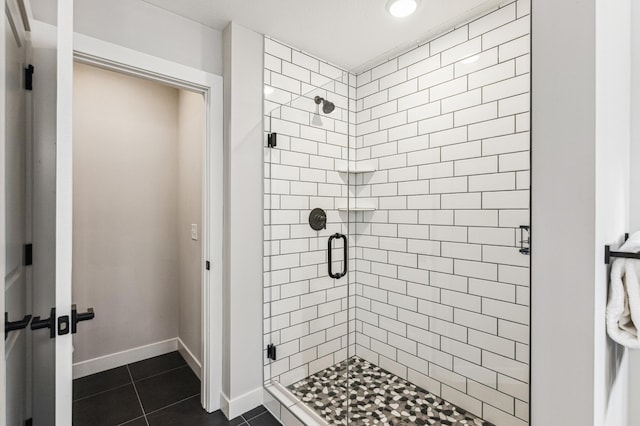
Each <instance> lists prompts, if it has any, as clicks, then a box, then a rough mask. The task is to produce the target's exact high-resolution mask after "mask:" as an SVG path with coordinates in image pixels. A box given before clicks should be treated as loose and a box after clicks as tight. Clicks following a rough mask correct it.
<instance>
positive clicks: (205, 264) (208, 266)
mask: <svg viewBox="0 0 640 426" xmlns="http://www.w3.org/2000/svg"><path fill="white" fill-rule="evenodd" d="M204 268H205V269H206V270H207V271H209V270H211V263H210V262H209V261H208V260H207V261H206V262H204Z"/></svg>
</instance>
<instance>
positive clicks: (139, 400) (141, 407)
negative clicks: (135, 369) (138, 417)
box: [127, 365, 149, 426]
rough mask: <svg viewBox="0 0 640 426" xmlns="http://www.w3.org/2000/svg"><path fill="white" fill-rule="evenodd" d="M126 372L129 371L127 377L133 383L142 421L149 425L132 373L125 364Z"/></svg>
mask: <svg viewBox="0 0 640 426" xmlns="http://www.w3.org/2000/svg"><path fill="white" fill-rule="evenodd" d="M127 372H128V373H129V377H130V378H131V382H132V383H133V390H134V391H135V392H136V397H137V398H138V404H140V409H141V410H142V416H143V417H144V422H145V423H146V424H147V426H149V420H147V415H146V413H145V411H144V406H143V405H142V400H141V399H140V394H139V393H138V388H137V387H136V382H135V381H134V380H133V375H132V374H131V370H130V369H129V365H127Z"/></svg>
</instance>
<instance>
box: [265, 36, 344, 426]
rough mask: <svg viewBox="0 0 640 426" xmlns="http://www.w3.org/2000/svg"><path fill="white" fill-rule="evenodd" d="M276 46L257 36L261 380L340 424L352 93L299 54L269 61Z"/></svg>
mask: <svg viewBox="0 0 640 426" xmlns="http://www.w3.org/2000/svg"><path fill="white" fill-rule="evenodd" d="M285 48H286V49H288V48H287V47H285V46H284V45H281V44H280V43H277V42H275V41H273V40H270V39H266V41H265V54H266V62H268V63H269V64H271V65H272V69H270V70H268V71H267V75H266V76H265V84H266V86H265V148H264V156H265V161H264V165H265V169H264V172H265V179H264V185H265V201H264V204H265V210H264V216H265V217H264V222H265V241H264V243H265V264H264V265H265V268H264V274H265V277H264V282H265V287H264V292H265V295H264V298H265V305H264V321H265V325H264V328H265V336H264V337H265V340H264V350H265V382H266V385H267V388H268V389H271V390H272V392H273V393H274V394H275V393H279V395H287V398H288V399H287V398H281V402H283V401H285V400H287V401H290V407H289V408H290V410H291V411H292V412H293V413H294V414H295V415H297V416H298V417H299V418H301V419H309V418H310V419H314V418H315V419H316V420H319V421H321V422H322V421H324V422H330V423H335V424H346V423H347V418H348V415H347V398H346V395H347V392H346V390H347V385H348V384H347V377H348V375H347V360H348V358H349V356H350V354H352V353H353V341H350V331H351V332H352V334H353V328H354V321H353V318H354V314H353V313H351V314H350V303H353V299H354V290H353V289H352V288H351V286H350V285H349V280H350V277H351V276H352V271H353V267H354V262H353V260H352V261H351V262H349V258H351V259H353V254H354V250H355V249H354V248H353V244H352V235H351V234H350V219H352V220H353V216H351V213H350V207H352V206H350V204H349V202H350V191H349V188H350V179H352V176H351V175H350V173H348V172H349V169H350V164H351V161H353V157H352V156H353V153H354V152H355V151H354V149H353V148H352V147H351V143H353V142H354V138H353V137H350V134H353V132H354V129H353V128H352V127H351V128H350V126H349V121H350V120H349V119H350V111H352V110H353V109H355V108H354V105H353V104H351V105H350V102H351V101H350V99H352V98H353V95H354V93H353V92H354V90H355V89H354V88H353V87H351V88H350V81H349V75H348V74H344V73H343V72H342V71H341V70H339V69H337V68H335V67H331V66H330V65H328V64H324V63H318V62H317V60H315V59H313V58H311V57H309V56H306V55H304V54H303V53H301V52H295V51H294V52H295V55H293V57H294V58H296V59H298V63H299V65H295V64H292V63H289V62H287V61H284V60H282V59H278V57H277V56H276V54H279V53H280V54H281V53H282V51H283V49H285ZM292 60H294V59H292ZM294 61H295V60H294ZM314 61H316V62H314ZM304 66H307V67H310V68H311V70H309V69H308V68H304ZM267 67H269V65H267ZM313 70H317V71H313ZM312 83H315V85H314V84H312ZM350 92H351V93H350ZM351 118H353V117H351ZM350 318H351V327H350ZM350 345H351V346H350ZM350 347H351V348H352V349H351V350H349V348H350ZM310 407H313V408H310ZM305 416H307V417H305Z"/></svg>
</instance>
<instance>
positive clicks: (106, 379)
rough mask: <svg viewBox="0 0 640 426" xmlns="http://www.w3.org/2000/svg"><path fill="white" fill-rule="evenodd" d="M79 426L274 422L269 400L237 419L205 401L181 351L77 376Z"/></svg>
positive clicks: (214, 425) (255, 424)
mask: <svg viewBox="0 0 640 426" xmlns="http://www.w3.org/2000/svg"><path fill="white" fill-rule="evenodd" d="M73 400H74V401H73V424H74V426H88V425H91V426H117V425H127V426H167V425H171V426H183V425H184V426H192V425H193V426H196V425H197V426H240V425H244V426H247V425H250V426H271V425H279V424H280V423H279V422H278V421H277V420H276V419H275V418H274V417H273V416H272V415H271V413H269V412H268V411H267V410H266V409H265V408H264V407H263V406H260V407H258V408H255V409H253V410H251V411H249V412H247V413H245V414H243V415H242V416H238V417H237V418H235V419H233V420H227V418H226V417H225V416H224V414H222V412H221V411H216V412H214V413H207V412H206V411H204V410H203V409H202V406H201V405H200V380H198V377H197V376H196V375H195V374H194V373H193V371H191V368H189V366H188V365H187V363H186V362H185V360H184V359H183V358H182V356H181V355H180V353H178V352H172V353H169V354H166V355H161V356H158V357H155V358H151V359H147V360H144V361H140V362H136V363H134V364H129V365H125V366H123V367H118V368H114V369H112V370H108V371H104V372H102V373H97V374H93V375H91V376H87V377H82V378H80V379H76V380H74V381H73Z"/></svg>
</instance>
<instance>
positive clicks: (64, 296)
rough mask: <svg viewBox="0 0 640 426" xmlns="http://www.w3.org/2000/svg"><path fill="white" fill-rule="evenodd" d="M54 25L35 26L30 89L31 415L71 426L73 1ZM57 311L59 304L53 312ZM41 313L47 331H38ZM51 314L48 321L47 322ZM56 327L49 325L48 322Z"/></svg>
mask: <svg viewBox="0 0 640 426" xmlns="http://www.w3.org/2000/svg"><path fill="white" fill-rule="evenodd" d="M57 7H58V17H57V26H56V27H54V26H51V25H48V24H44V23H42V22H39V21H34V22H33V23H32V27H31V42H32V50H31V57H32V59H31V60H32V63H33V65H34V66H35V74H34V82H33V92H32V93H31V95H30V96H32V99H33V113H32V115H33V118H32V120H31V121H32V128H33V266H32V273H33V292H32V299H31V301H32V306H31V311H32V313H33V315H34V318H33V320H32V323H31V328H32V330H31V331H30V333H31V338H32V347H33V351H32V380H31V382H32V388H33V392H32V393H33V396H32V417H33V424H36V425H38V426H40V425H42V426H49V425H71V406H72V375H71V371H72V365H71V363H72V357H71V354H72V342H71V334H70V333H69V324H68V322H69V320H70V315H71V232H72V229H71V220H72V219H71V177H72V175H71V166H70V165H71V99H72V78H73V76H72V72H73V68H72V66H73V48H72V34H73V27H72V20H73V2H72V0H59V1H58V2H57ZM52 309H55V313H54V315H51V314H52ZM36 317H40V318H39V319H40V324H41V325H42V328H39V329H35V330H33V327H34V324H38V323H37V322H36ZM50 318H53V320H52V322H51V323H47V319H50ZM49 325H51V327H49Z"/></svg>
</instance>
